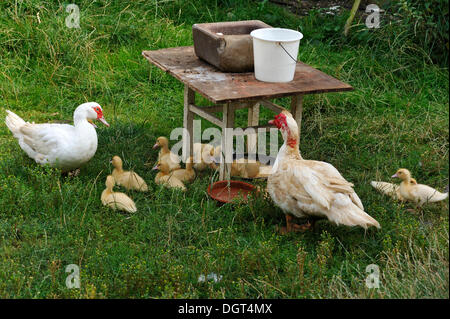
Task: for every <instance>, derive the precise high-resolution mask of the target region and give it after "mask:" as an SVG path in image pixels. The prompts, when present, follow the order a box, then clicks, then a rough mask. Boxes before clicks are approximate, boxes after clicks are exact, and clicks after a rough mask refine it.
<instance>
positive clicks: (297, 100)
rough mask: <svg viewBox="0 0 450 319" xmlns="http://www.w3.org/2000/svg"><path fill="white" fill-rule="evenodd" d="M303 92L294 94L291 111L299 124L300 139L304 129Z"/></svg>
mask: <svg viewBox="0 0 450 319" xmlns="http://www.w3.org/2000/svg"><path fill="white" fill-rule="evenodd" d="M302 112H303V94H300V95H294V96H292V98H291V113H292V116H293V117H294V119H295V121H297V125H298V139H299V142H300V133H301V131H302Z"/></svg>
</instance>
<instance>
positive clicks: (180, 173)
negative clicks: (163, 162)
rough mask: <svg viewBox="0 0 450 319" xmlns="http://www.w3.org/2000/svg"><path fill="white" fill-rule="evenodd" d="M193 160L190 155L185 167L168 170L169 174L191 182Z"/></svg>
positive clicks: (193, 176) (193, 175) (193, 174)
mask: <svg viewBox="0 0 450 319" xmlns="http://www.w3.org/2000/svg"><path fill="white" fill-rule="evenodd" d="M193 166H194V161H193V159H192V156H191V157H190V158H189V159H188V161H187V162H186V168H185V169H183V168H180V169H176V170H174V171H172V172H170V175H171V176H173V177H176V178H178V179H179V180H180V181H182V182H192V181H193V180H194V179H195V171H194V169H193Z"/></svg>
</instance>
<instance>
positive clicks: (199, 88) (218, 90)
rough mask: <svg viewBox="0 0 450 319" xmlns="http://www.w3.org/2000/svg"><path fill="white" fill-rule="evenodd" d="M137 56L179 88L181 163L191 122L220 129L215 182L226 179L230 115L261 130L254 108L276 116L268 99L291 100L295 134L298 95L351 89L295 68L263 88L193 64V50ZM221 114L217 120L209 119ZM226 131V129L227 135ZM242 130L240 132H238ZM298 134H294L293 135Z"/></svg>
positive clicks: (245, 76)
mask: <svg viewBox="0 0 450 319" xmlns="http://www.w3.org/2000/svg"><path fill="white" fill-rule="evenodd" d="M142 55H143V56H144V57H145V58H146V59H147V60H148V61H149V62H151V63H153V64H154V65H156V66H157V67H159V68H160V69H162V70H164V71H166V72H168V73H169V74H170V75H172V76H173V77H175V78H176V79H178V80H180V81H181V82H182V83H184V121H183V125H184V128H185V132H186V133H185V135H183V157H184V158H186V156H189V154H193V153H192V151H193V121H194V115H198V116H200V117H202V118H204V119H206V120H208V121H210V122H212V123H214V124H216V125H217V126H219V127H221V128H222V150H223V152H222V153H223V154H224V157H222V161H221V163H220V171H219V178H220V180H223V179H225V178H226V179H230V171H231V163H232V149H233V136H234V135H235V134H233V132H232V129H233V128H234V114H235V111H236V110H237V109H243V108H248V127H252V128H254V129H260V130H261V129H265V128H268V127H269V125H267V124H265V125H259V108H260V106H264V107H266V108H268V109H270V110H272V111H274V112H276V113H279V112H281V111H282V110H284V108H283V107H281V106H278V105H276V104H274V103H272V102H270V101H269V100H270V99H273V98H278V97H287V96H290V97H291V110H290V111H291V113H292V115H293V116H294V118H295V119H296V121H297V123H298V126H299V130H300V128H301V120H302V102H303V95H304V94H313V93H325V92H339V91H349V90H352V89H353V88H352V87H351V86H350V85H348V84H346V83H343V82H341V81H339V80H337V79H335V78H333V77H331V76H329V75H327V74H325V73H323V72H321V71H319V70H317V69H314V68H313V67H311V66H309V65H307V64H305V63H302V62H297V66H296V71H295V77H294V80H292V81H291V82H287V83H268V82H261V81H258V80H256V79H255V76H254V73H253V72H249V73H223V72H221V71H219V70H218V69H216V68H215V67H214V66H212V65H210V64H208V63H207V62H204V61H203V60H200V59H199V58H197V56H196V55H195V53H194V47H192V46H189V47H177V48H168V49H161V50H154V51H143V52H142ZM195 92H197V93H199V94H201V95H202V96H204V97H205V98H206V99H208V100H209V101H211V102H212V103H214V105H213V106H209V107H199V106H197V105H195ZM216 112H222V114H223V115H222V118H219V117H217V116H216V115H215V114H214V113H216ZM227 128H228V129H227ZM243 130H245V129H243ZM299 134H300V132H299ZM255 147H256V134H252V135H249V136H248V141H247V148H248V151H249V153H251V151H253V150H255V149H256V148H255Z"/></svg>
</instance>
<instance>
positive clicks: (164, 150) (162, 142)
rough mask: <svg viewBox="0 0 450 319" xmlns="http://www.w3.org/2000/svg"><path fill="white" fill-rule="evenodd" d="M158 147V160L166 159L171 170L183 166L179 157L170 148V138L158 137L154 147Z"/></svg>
mask: <svg viewBox="0 0 450 319" xmlns="http://www.w3.org/2000/svg"><path fill="white" fill-rule="evenodd" d="M158 148H160V151H159V153H158V162H159V161H161V160H164V161H166V162H167V164H168V165H169V171H173V170H175V169H179V168H181V166H180V163H179V161H178V157H177V156H176V155H175V154H174V153H172V152H171V151H170V149H169V140H168V139H167V137H165V136H160V137H158V138H157V139H156V143H155V145H153V149H158Z"/></svg>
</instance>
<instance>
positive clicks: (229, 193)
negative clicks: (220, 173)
mask: <svg viewBox="0 0 450 319" xmlns="http://www.w3.org/2000/svg"><path fill="white" fill-rule="evenodd" d="M228 183H229V185H228ZM255 190H256V188H255V186H253V185H251V184H248V183H245V182H241V181H218V182H215V183H214V184H212V185H211V184H210V185H209V186H208V194H209V196H211V197H212V198H213V199H215V200H216V201H218V202H221V203H229V202H231V201H232V200H233V199H234V198H237V197H242V198H243V199H244V201H247V199H248V195H249V194H250V193H251V192H253V191H255Z"/></svg>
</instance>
